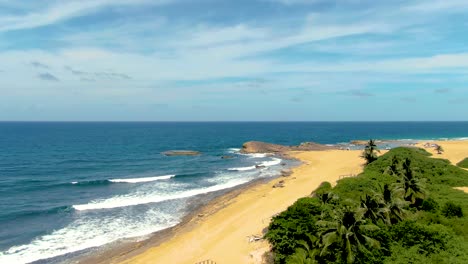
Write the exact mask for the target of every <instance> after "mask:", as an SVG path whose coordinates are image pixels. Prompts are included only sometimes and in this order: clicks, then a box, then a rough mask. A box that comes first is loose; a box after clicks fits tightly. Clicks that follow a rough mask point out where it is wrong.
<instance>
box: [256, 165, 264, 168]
mask: <svg viewBox="0 0 468 264" xmlns="http://www.w3.org/2000/svg"><path fill="white" fill-rule="evenodd" d="M255 168H256V169H263V168H266V167H265V166H263V165H255Z"/></svg>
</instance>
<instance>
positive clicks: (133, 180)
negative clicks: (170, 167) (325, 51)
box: [109, 175, 175, 183]
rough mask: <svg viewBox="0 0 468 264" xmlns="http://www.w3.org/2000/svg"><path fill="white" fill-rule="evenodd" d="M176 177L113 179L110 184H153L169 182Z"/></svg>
mask: <svg viewBox="0 0 468 264" xmlns="http://www.w3.org/2000/svg"><path fill="white" fill-rule="evenodd" d="M173 177H175V175H164V176H155V177H145V178H133V179H111V180H109V181H110V182H114V183H140V182H152V181H160V180H168V179H170V178H173Z"/></svg>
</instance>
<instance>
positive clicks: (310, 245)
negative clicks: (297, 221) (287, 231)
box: [286, 234, 320, 264]
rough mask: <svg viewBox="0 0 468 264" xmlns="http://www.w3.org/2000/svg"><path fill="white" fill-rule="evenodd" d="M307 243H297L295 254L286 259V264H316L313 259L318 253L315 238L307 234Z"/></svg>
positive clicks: (301, 241) (303, 241)
mask: <svg viewBox="0 0 468 264" xmlns="http://www.w3.org/2000/svg"><path fill="white" fill-rule="evenodd" d="M307 238H308V241H305V240H300V241H298V242H297V244H298V246H299V247H298V248H296V252H295V253H294V254H293V255H291V256H290V257H288V258H287V259H286V263H288V264H316V263H318V261H317V260H316V259H315V257H316V256H317V255H318V254H319V253H320V251H319V247H318V239H317V237H315V236H313V235H311V234H307Z"/></svg>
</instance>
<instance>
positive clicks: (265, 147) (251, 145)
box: [241, 141, 337, 153]
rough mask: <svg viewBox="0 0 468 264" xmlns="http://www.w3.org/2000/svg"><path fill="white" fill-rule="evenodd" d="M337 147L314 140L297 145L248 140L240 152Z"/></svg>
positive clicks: (273, 151) (271, 151)
mask: <svg viewBox="0 0 468 264" xmlns="http://www.w3.org/2000/svg"><path fill="white" fill-rule="evenodd" d="M336 148H337V147H333V146H326V145H322V144H318V143H314V142H304V143H301V144H300V145H299V146H283V145H277V144H271V143H265V142H259V141H250V142H246V143H244V145H242V150H241V153H284V152H287V151H309V150H328V149H336Z"/></svg>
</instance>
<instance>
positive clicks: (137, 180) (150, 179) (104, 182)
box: [70, 175, 176, 186]
mask: <svg viewBox="0 0 468 264" xmlns="http://www.w3.org/2000/svg"><path fill="white" fill-rule="evenodd" d="M175 176H176V175H164V176H154V177H143V178H128V179H109V180H94V181H82V182H79V181H72V182H70V183H71V184H73V185H78V186H90V185H107V184H111V183H143V182H153V181H161V180H168V179H170V178H173V177H175Z"/></svg>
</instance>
